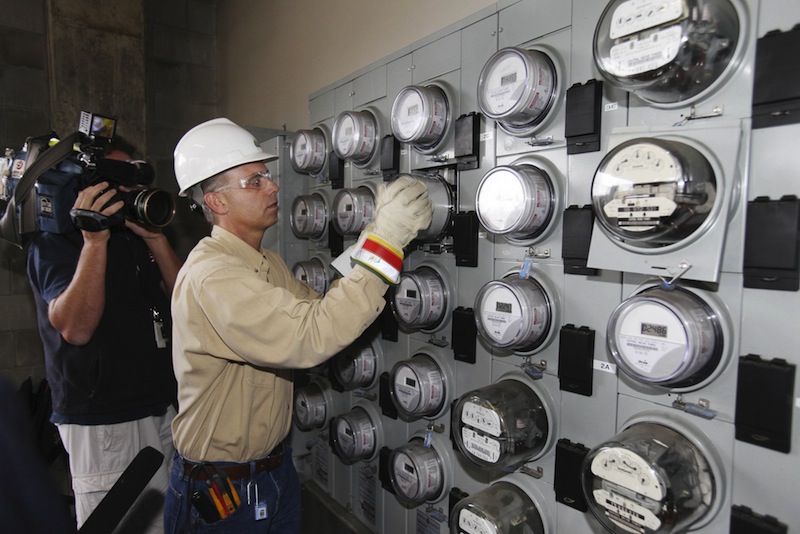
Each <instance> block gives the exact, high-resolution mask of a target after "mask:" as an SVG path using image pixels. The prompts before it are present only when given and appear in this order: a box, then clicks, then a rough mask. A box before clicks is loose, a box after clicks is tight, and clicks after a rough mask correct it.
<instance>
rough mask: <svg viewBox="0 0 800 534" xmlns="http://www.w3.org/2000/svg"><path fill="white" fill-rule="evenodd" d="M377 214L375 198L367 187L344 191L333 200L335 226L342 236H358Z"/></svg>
mask: <svg viewBox="0 0 800 534" xmlns="http://www.w3.org/2000/svg"><path fill="white" fill-rule="evenodd" d="M374 214H375V196H374V195H373V194H372V191H370V190H369V189H368V188H366V187H357V188H355V189H342V190H341V191H339V192H338V193H336V197H334V199H333V225H334V226H335V227H336V231H337V232H339V233H340V234H342V235H358V234H360V233H361V230H363V229H364V228H365V227H366V226H367V224H369V223H370V222H371V221H372V217H373V216H374Z"/></svg>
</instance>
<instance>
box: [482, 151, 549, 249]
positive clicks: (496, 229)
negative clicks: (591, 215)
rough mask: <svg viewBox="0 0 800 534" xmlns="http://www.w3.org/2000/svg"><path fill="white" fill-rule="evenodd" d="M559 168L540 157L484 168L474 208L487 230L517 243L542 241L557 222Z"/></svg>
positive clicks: (525, 243)
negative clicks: (488, 169) (484, 172)
mask: <svg viewBox="0 0 800 534" xmlns="http://www.w3.org/2000/svg"><path fill="white" fill-rule="evenodd" d="M558 176H559V174H558V172H557V171H556V170H555V169H554V168H553V167H552V165H550V164H549V162H547V161H546V160H543V159H541V158H522V159H519V160H517V161H515V162H514V163H512V164H511V165H500V166H497V167H495V168H493V169H491V170H490V171H489V172H487V173H486V174H485V175H484V176H483V178H482V179H481V182H480V184H479V185H478V191H477V193H476V195H475V211H476V212H477V214H478V219H479V220H480V222H481V224H482V225H483V227H484V228H486V230H487V231H488V232H489V233H491V234H494V235H498V236H502V237H504V238H505V239H506V240H507V241H508V242H510V243H513V244H518V245H531V244H534V243H537V242H539V241H541V240H542V239H543V238H544V237H546V236H547V234H548V233H549V232H550V230H552V228H554V227H555V226H556V223H557V219H558V217H555V214H557V213H561V211H562V209H563V207H562V205H561V204H562V200H561V199H562V197H563V192H562V187H561V183H560V180H559V179H558Z"/></svg>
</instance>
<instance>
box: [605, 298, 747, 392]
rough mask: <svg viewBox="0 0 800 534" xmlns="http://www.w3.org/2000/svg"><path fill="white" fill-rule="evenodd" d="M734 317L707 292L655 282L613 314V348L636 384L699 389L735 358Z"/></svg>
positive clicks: (610, 327) (610, 342) (610, 345)
mask: <svg viewBox="0 0 800 534" xmlns="http://www.w3.org/2000/svg"><path fill="white" fill-rule="evenodd" d="M729 317H730V316H729V313H728V311H727V309H726V308H725V307H724V306H723V305H722V304H721V303H720V302H718V301H717V300H716V299H714V298H713V297H712V296H711V295H710V294H708V293H705V292H703V293H700V292H696V291H693V290H691V289H689V288H683V287H664V286H663V285H653V284H650V285H649V286H645V287H644V288H640V289H639V290H638V291H637V292H636V293H635V294H634V295H632V296H631V297H629V298H627V299H625V300H624V301H622V303H621V304H619V305H618V306H617V307H616V309H614V311H613V312H612V313H611V316H610V317H609V320H608V328H607V331H606V341H607V345H608V351H609V354H611V356H612V358H614V361H615V362H616V363H617V366H618V367H619V369H620V371H622V372H623V373H625V375H627V376H628V377H629V378H630V379H632V380H634V381H636V382H639V383H641V384H646V385H650V386H661V387H665V388H670V389H673V390H676V391H689V390H694V389H698V388H700V387H702V386H704V385H706V384H708V383H709V382H710V381H711V380H713V379H714V378H716V377H717V376H718V375H719V374H720V372H721V371H722V369H723V368H724V362H725V361H726V360H727V359H728V358H729V357H730V351H731V349H730V346H731V345H732V341H731V339H732V332H731V327H730V324H731V321H730V318H729Z"/></svg>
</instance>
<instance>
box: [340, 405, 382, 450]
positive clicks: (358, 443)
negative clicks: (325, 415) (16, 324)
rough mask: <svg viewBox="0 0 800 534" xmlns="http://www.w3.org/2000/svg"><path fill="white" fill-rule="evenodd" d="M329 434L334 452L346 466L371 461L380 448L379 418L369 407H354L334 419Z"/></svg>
mask: <svg viewBox="0 0 800 534" xmlns="http://www.w3.org/2000/svg"><path fill="white" fill-rule="evenodd" d="M330 432H331V441H332V443H333V447H334V451H335V452H336V455H337V456H338V457H339V459H340V460H341V461H342V462H343V463H344V464H346V465H352V464H354V463H356V462H359V461H366V460H372V459H373V458H374V457H375V456H376V455H377V453H378V449H379V448H380V443H379V442H380V439H381V427H380V417H379V416H378V414H377V412H376V411H375V410H374V408H372V406H369V405H358V406H355V407H354V408H353V409H352V410H350V411H349V412H348V413H346V414H343V415H339V416H337V417H334V418H333V420H332V421H331V424H330Z"/></svg>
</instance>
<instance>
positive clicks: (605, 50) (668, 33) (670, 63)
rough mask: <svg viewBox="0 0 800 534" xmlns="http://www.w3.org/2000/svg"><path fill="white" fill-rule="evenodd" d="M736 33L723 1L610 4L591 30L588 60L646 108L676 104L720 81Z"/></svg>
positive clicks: (732, 12) (733, 14)
mask: <svg viewBox="0 0 800 534" xmlns="http://www.w3.org/2000/svg"><path fill="white" fill-rule="evenodd" d="M742 31H743V30H742V23H741V22H740V20H739V15H738V13H737V11H736V8H735V7H734V6H733V4H732V3H731V2H730V1H729V0H658V1H649V0H648V1H643V0H613V1H612V2H609V4H608V5H607V6H606V9H605V11H604V12H603V14H602V16H601V17H600V21H599V22H598V24H597V27H596V29H595V34H594V61H595V63H596V64H597V68H598V69H599V70H600V73H601V74H602V75H603V77H604V78H606V79H607V80H608V81H609V82H610V83H611V84H613V85H615V86H617V87H619V88H621V89H624V90H626V91H631V92H634V93H635V94H637V95H639V96H640V97H641V98H642V99H644V100H646V101H648V102H650V103H652V104H656V105H658V104H671V103H676V102H681V101H685V100H688V99H690V98H692V97H694V96H696V95H699V94H700V93H702V92H704V91H706V90H707V89H708V88H709V87H711V86H712V85H713V84H714V83H715V82H716V81H717V80H718V79H719V78H720V76H721V75H722V73H723V72H724V71H725V69H726V68H727V67H728V66H729V65H730V64H732V60H733V59H734V57H735V56H736V54H735V51H736V48H737V45H738V44H739V41H740V38H741V35H742Z"/></svg>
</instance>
